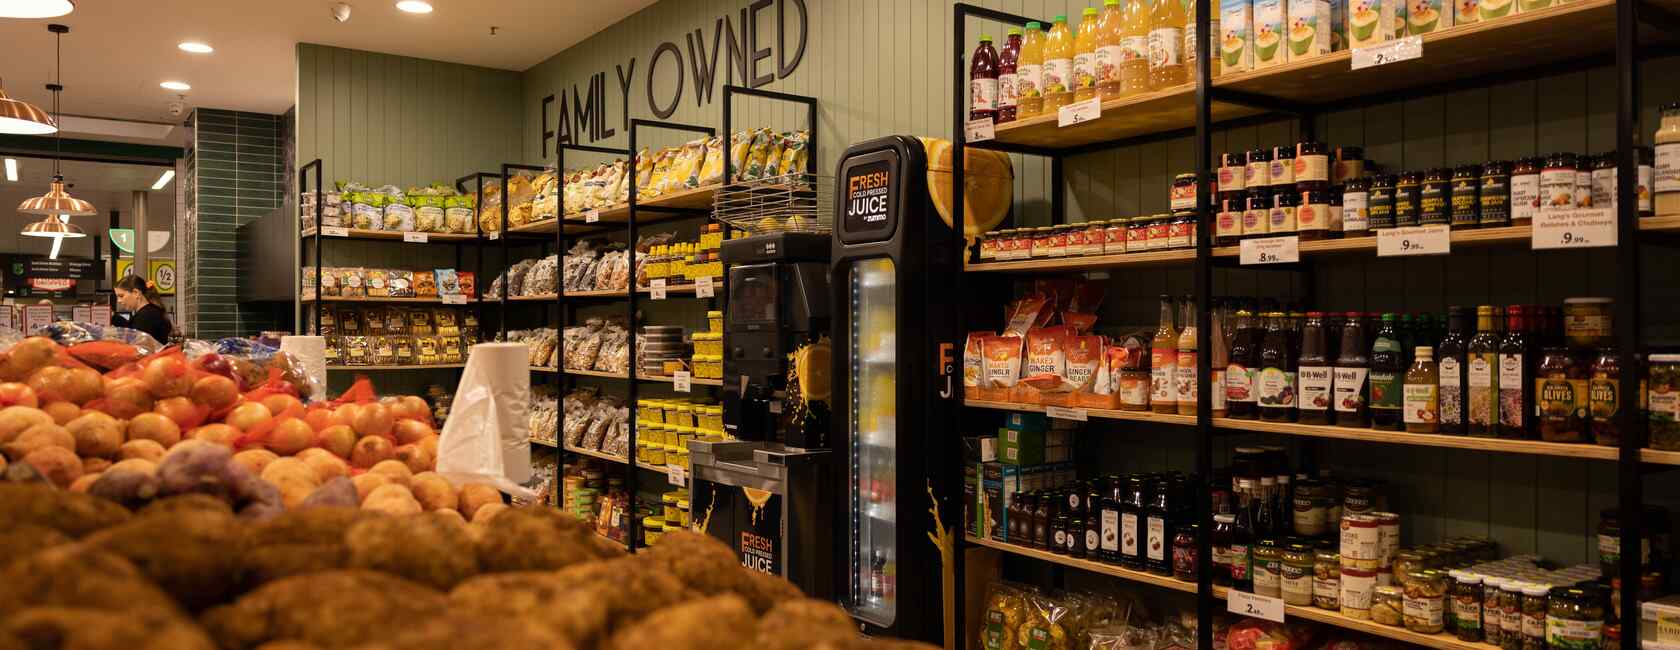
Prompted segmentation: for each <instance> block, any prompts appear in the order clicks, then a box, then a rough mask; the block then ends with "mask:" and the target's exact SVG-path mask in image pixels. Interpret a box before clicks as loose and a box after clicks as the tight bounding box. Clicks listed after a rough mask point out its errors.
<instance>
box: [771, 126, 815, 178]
mask: <svg viewBox="0 0 1680 650" xmlns="http://www.w3.org/2000/svg"><path fill="white" fill-rule="evenodd" d="M809 137H810V132H809V131H797V132H795V133H793V134H792V135H790V136H789V137H788V139H787V143H786V144H785V145H784V146H783V148H782V163H781V168H780V169H778V170H777V174H776V175H778V176H787V175H789V174H803V173H805V163H806V161H807V159H808V156H810V153H809V146H807V142H806V140H807V139H808V138H809Z"/></svg>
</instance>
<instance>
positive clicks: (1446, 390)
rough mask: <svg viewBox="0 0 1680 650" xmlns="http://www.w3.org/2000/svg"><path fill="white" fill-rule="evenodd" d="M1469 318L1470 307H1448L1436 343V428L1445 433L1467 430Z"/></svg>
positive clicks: (1456, 433)
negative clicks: (1438, 410) (1443, 328)
mask: <svg viewBox="0 0 1680 650" xmlns="http://www.w3.org/2000/svg"><path fill="white" fill-rule="evenodd" d="M1469 321H1470V309H1469V308H1467V307H1463V306H1460V305H1453V306H1451V307H1448V308H1447V332H1446V334H1443V335H1442V336H1441V341H1440V343H1438V344H1437V345H1436V346H1435V366H1436V369H1437V371H1438V372H1439V373H1440V375H1441V392H1440V404H1441V421H1440V424H1439V425H1438V426H1437V427H1436V430H1437V431H1439V432H1440V433H1444V434H1447V435H1456V436H1462V435H1464V434H1465V431H1466V428H1465V426H1466V425H1465V419H1464V410H1465V409H1464V407H1465V404H1466V401H1465V397H1466V393H1465V389H1466V388H1467V387H1468V386H1469V385H1470V383H1469V377H1468V376H1467V375H1468V372H1469V363H1468V357H1467V355H1468V354H1469V345H1470V341H1469V340H1468V338H1466V335H1465V331H1466V330H1467V329H1468V326H1469Z"/></svg>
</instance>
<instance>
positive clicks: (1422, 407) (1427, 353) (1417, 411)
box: [1402, 345, 1441, 433]
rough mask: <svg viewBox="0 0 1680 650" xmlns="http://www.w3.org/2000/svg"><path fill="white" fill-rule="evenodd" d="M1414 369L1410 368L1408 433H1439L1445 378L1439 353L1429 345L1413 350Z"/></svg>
mask: <svg viewBox="0 0 1680 650" xmlns="http://www.w3.org/2000/svg"><path fill="white" fill-rule="evenodd" d="M1413 359H1414V360H1413V361H1412V367H1411V368H1408V369H1406V384H1405V398H1404V406H1403V407H1402V408H1403V410H1404V411H1405V414H1404V417H1405V420H1406V432H1407V433H1435V429H1436V425H1437V423H1439V422H1440V420H1441V376H1440V373H1439V370H1438V369H1437V368H1436V367H1435V352H1434V350H1433V349H1431V348H1430V347H1429V346H1427V345H1420V346H1417V348H1416V349H1415V350H1413Z"/></svg>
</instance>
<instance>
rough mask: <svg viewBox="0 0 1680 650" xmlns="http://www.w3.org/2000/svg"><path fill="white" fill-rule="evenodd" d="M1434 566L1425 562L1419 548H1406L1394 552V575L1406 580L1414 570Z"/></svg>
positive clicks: (1400, 579) (1401, 580) (1402, 580)
mask: <svg viewBox="0 0 1680 650" xmlns="http://www.w3.org/2000/svg"><path fill="white" fill-rule="evenodd" d="M1429 568H1433V567H1431V566H1429V565H1426V564H1424V556H1423V553H1421V552H1419V551H1418V550H1417V549H1406V550H1404V551H1400V552H1399V553H1395V554H1394V577H1395V578H1396V579H1398V580H1399V581H1400V582H1405V581H1406V580H1407V579H1409V577H1410V576H1411V575H1412V572H1414V571H1422V570H1424V569H1429Z"/></svg>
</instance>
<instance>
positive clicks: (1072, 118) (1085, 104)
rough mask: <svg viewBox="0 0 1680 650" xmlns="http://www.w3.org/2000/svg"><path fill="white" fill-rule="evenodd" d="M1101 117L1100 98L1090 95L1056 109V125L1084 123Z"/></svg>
mask: <svg viewBox="0 0 1680 650" xmlns="http://www.w3.org/2000/svg"><path fill="white" fill-rule="evenodd" d="M1099 117H1102V98H1101V97H1092V98H1090V99H1087V100H1085V101H1082V102H1074V103H1072V104H1068V105H1067V106H1063V107H1061V108H1060V109H1059V110H1057V111H1056V126H1057V127H1063V126H1073V125H1075V124H1084V123H1086V122H1089V121H1091V120H1094V119H1097V118H1099Z"/></svg>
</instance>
